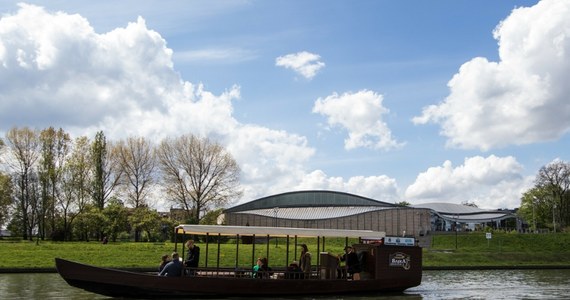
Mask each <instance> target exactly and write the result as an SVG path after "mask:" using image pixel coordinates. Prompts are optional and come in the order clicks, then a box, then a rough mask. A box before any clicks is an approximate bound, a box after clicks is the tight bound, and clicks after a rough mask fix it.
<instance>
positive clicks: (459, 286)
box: [0, 269, 570, 300]
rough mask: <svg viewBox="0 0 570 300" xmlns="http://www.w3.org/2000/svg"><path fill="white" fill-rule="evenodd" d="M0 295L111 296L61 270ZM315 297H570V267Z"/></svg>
mask: <svg viewBox="0 0 570 300" xmlns="http://www.w3.org/2000/svg"><path fill="white" fill-rule="evenodd" d="M0 299H42V300H49V299H109V298H108V297H104V296H99V295H96V294H93V293H89V292H86V291H83V290H80V289H77V288H73V287H71V286H69V285H67V283H66V282H65V281H64V280H63V279H61V277H59V275H58V274H0ZM297 299H315V298H311V297H306V298H297ZM316 299H319V300H321V299H337V300H345V299H346V300H368V299H404V300H412V299H570V269H565V270H485V271H472V270H469V271H424V273H423V278H422V284H421V285H420V286H418V287H415V288H411V289H408V290H407V291H406V292H405V293H401V294H390V295H374V296H366V297H362V296H358V297H357V296H355V297H352V296H339V297H318V298H316Z"/></svg>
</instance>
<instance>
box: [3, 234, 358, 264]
mask: <svg viewBox="0 0 570 300" xmlns="http://www.w3.org/2000/svg"><path fill="white" fill-rule="evenodd" d="M233 241H235V240H230V242H228V243H227V244H220V251H219V253H220V255H219V257H220V267H235V266H236V257H237V260H238V264H237V266H238V267H241V268H250V267H251V266H252V265H253V263H254V262H252V257H253V258H254V259H256V258H257V257H268V258H269V261H270V264H271V265H274V266H286V265H288V262H287V261H286V258H287V246H286V239H285V238H279V239H278V240H277V245H276V243H275V239H272V240H271V241H270V243H269V245H267V243H262V244H256V245H255V253H254V255H252V248H253V247H252V245H243V244H241V243H240V245H239V252H237V253H236V245H235V242H233ZM352 242H356V240H354V239H351V240H349V243H352ZM297 243H298V244H301V243H306V244H307V245H308V247H309V251H310V252H311V253H313V257H316V254H317V240H316V239H301V238H300V239H298V241H297ZM344 243H345V239H327V240H326V244H325V246H326V251H328V252H330V253H334V254H341V253H342V252H343V250H342V249H343V248H344ZM197 245H198V246H200V265H201V266H204V265H205V264H206V258H207V259H208V266H212V267H215V266H216V262H217V258H218V244H217V243H216V242H211V243H209V244H208V249H206V243H205V242H199V243H197ZM177 246H178V249H177V250H178V252H181V251H182V244H180V243H178V245H177ZM321 247H322V244H321ZM268 248H269V252H268ZM174 249H175V244H174V243H168V242H167V243H156V244H155V243H134V242H117V243H112V242H109V243H108V244H106V245H103V244H101V243H99V242H50V241H43V242H42V241H40V242H39V244H36V242H35V241H33V242H30V241H1V240H0V268H53V267H54V258H55V257H60V258H65V259H69V260H74V261H78V262H82V263H86V264H93V265H97V266H106V267H121V268H131V267H132V268H148V267H150V268H154V267H157V266H158V264H159V263H160V257H161V256H162V255H163V254H171V253H172V252H173V251H174ZM206 250H207V255H206ZM296 250H297V252H296V254H297V255H296V256H297V257H295V247H294V239H293V238H291V239H290V246H289V251H288V252H289V257H288V260H289V262H290V261H293V260H297V259H298V256H299V255H300V249H299V248H297V249H296ZM319 250H320V251H322V249H319ZM268 253H269V255H267V254H268ZM180 254H182V253H180Z"/></svg>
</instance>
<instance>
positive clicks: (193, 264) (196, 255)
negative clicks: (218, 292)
mask: <svg viewBox="0 0 570 300" xmlns="http://www.w3.org/2000/svg"><path fill="white" fill-rule="evenodd" d="M186 248H187V249H188V252H187V254H188V255H186V261H185V262H184V264H185V265H186V267H187V268H190V270H189V275H195V274H196V268H198V262H199V261H200V247H198V246H196V245H194V240H188V241H187V242H186Z"/></svg>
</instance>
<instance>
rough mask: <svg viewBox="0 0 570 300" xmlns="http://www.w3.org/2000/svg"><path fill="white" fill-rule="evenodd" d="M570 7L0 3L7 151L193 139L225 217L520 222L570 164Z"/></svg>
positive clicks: (1, 122)
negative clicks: (304, 209)
mask: <svg viewBox="0 0 570 300" xmlns="http://www.w3.org/2000/svg"><path fill="white" fill-rule="evenodd" d="M568 16H570V0H542V1H536V0H535V1H522V0H521V1H516V0H502V1H492V0H483V1H457V0H440V1H423V0H404V1H400V0H398V1H396V0H394V1H372V0H371V1H348V0H338V1H328V0H327V1H304V0H303V1H301V0H286V1H285V0H283V1H255V0H232V1H209V0H204V1H164V0H162V1H145V0H136V1H135V0H133V1H110V0H109V1H106V0H102V1H55V0H54V1H28V2H20V1H11V0H6V1H2V2H0V136H2V137H4V136H5V133H6V132H7V131H8V130H9V129H10V128H13V127H23V126H28V127H31V128H37V129H44V128H47V127H49V126H53V127H55V128H60V127H61V128H63V129H64V130H65V131H67V132H69V133H70V134H71V136H72V137H73V138H75V137H79V136H82V135H86V136H88V137H90V138H93V137H94V136H95V133H96V132H97V131H100V130H103V131H104V133H105V135H106V137H107V139H108V140H110V141H117V140H120V139H125V138H127V137H135V136H137V137H138V136H141V137H146V138H148V139H150V140H151V141H154V142H156V143H158V142H159V141H160V140H161V139H163V138H165V137H176V136H179V135H182V134H189V133H191V134H194V135H198V136H202V137H209V138H211V139H214V140H216V141H218V142H219V143H221V144H222V145H223V146H224V147H225V148H226V149H227V150H228V151H229V152H230V153H231V154H232V156H233V157H234V158H235V159H236V161H237V162H238V164H239V166H240V168H241V187H242V188H243V191H244V194H243V197H242V198H241V199H236V200H235V201H234V202H233V203H232V204H239V203H243V202H247V201H251V200H254V199H257V198H260V197H265V196H270V195H273V194H278V193H283V192H290V191H299V190H334V191H341V192H348V193H352V194H356V195H360V196H364V197H369V198H372V199H376V200H380V201H385V202H390V203H396V202H401V201H406V202H409V203H411V204H421V203H429V202H447V203H455V204H461V203H464V202H468V203H474V204H476V205H477V206H479V207H481V208H485V209H499V208H511V209H512V208H516V207H518V206H519V205H520V198H521V195H522V193H523V192H525V191H526V190H528V189H529V188H531V187H532V186H533V184H534V180H535V178H536V175H537V173H538V171H539V169H540V168H541V167H543V166H545V165H547V164H549V163H551V162H553V161H556V160H563V161H568V160H570V153H569V149H570V147H569V146H570V137H569V134H568V132H569V129H570V99H569V95H570V84H569V83H570V82H569V79H568V78H570V18H569V17H568Z"/></svg>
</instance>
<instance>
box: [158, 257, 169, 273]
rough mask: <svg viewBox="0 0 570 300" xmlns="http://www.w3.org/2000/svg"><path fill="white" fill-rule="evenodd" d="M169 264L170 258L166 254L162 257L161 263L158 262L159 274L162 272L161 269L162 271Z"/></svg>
mask: <svg viewBox="0 0 570 300" xmlns="http://www.w3.org/2000/svg"><path fill="white" fill-rule="evenodd" d="M169 262H170V256H169V255H168V254H164V255H163V256H162V261H161V262H160V265H159V266H158V272H159V273H160V272H161V271H162V269H164V267H165V266H166V265H167V264H168V263H169Z"/></svg>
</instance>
